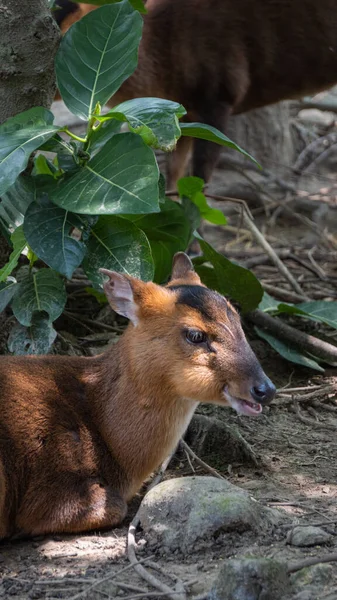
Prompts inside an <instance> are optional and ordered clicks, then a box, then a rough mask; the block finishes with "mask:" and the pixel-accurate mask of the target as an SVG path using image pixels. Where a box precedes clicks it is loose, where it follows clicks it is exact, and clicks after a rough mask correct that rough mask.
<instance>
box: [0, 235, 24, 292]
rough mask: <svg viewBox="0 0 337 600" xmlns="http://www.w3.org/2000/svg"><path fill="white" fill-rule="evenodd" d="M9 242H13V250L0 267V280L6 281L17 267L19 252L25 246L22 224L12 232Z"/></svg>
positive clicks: (20, 252)
mask: <svg viewBox="0 0 337 600" xmlns="http://www.w3.org/2000/svg"><path fill="white" fill-rule="evenodd" d="M11 242H12V244H13V251H12V252H11V254H10V257H9V261H8V262H7V263H6V264H5V265H4V267H2V269H0V281H6V279H7V277H8V276H9V275H10V274H11V273H12V271H13V270H14V269H15V268H16V267H17V264H18V261H19V258H20V256H21V254H22V253H23V251H24V250H25V249H26V248H27V242H26V238H25V236H24V233H23V227H22V225H20V227H17V228H16V230H15V231H14V233H12V235H11Z"/></svg>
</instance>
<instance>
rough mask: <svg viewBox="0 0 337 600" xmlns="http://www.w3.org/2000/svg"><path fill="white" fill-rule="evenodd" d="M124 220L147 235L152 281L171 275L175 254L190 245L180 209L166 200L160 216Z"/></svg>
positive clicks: (188, 233) (185, 222) (184, 219)
mask: <svg viewBox="0 0 337 600" xmlns="http://www.w3.org/2000/svg"><path fill="white" fill-rule="evenodd" d="M127 218H128V219H130V220H131V221H132V222H133V223H135V225H137V227H139V229H141V230H142V231H144V233H145V234H146V237H147V239H148V240H149V242H150V246H151V251H152V256H153V260H154V264H155V274H154V281H157V282H158V283H163V282H164V281H166V280H167V278H168V276H169V275H170V273H171V270H172V259H173V256H174V254H175V253H176V252H179V250H186V248H187V246H188V243H189V239H190V231H191V229H190V224H189V222H188V220H187V219H186V217H185V214H184V211H183V209H182V208H181V206H180V205H179V204H177V203H176V202H173V201H172V200H166V201H165V202H164V203H163V204H161V205H160V212H159V213H156V214H152V215H144V216H138V215H130V216H128V217H127Z"/></svg>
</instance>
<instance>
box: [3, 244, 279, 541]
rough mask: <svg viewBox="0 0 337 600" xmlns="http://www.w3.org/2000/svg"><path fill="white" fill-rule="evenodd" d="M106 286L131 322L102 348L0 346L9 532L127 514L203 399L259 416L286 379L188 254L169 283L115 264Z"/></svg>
mask: <svg viewBox="0 0 337 600" xmlns="http://www.w3.org/2000/svg"><path fill="white" fill-rule="evenodd" d="M101 271H102V273H103V274H104V275H107V276H108V280H107V282H106V283H105V284H104V290H105V293H106V296H107V298H108V300H109V302H110V304H111V306H112V307H113V309H114V310H116V311H117V312H118V313H119V314H121V315H124V316H125V317H127V318H128V319H130V324H129V326H128V327H127V329H126V331H125V333H124V334H123V335H122V336H121V338H120V340H119V341H118V343H117V344H115V345H114V346H113V347H111V348H110V349H109V350H108V351H106V352H105V353H104V354H102V355H100V356H97V357H94V358H86V357H69V356H67V357H63V356H37V357H11V356H2V357H0V381H1V397H0V537H7V536H12V535H21V534H25V535H26V534H28V535H38V534H46V533H51V532H72V533H75V532H80V531H85V530H90V529H97V528H103V527H111V526H113V525H117V524H118V523H120V522H121V521H122V520H123V518H124V517H125V514H126V511H127V504H126V503H127V501H128V500H130V498H132V496H133V495H134V494H135V493H136V492H137V490H138V489H139V488H140V486H141V484H142V483H143V481H144V480H145V479H146V478H147V477H148V476H149V475H150V474H151V472H152V471H153V470H154V469H156V468H157V467H158V466H159V464H160V463H161V462H162V461H163V460H164V459H165V458H166V457H167V455H168V454H169V453H170V452H171V451H172V450H173V449H174V448H175V446H176V444H177V443H178V440H179V438H180V437H181V435H182V434H183V433H184V431H185V429H186V427H187V426H188V424H189V421H190V419H191V417H192V415H193V413H194V411H195V409H196V407H197V405H198V403H199V402H210V403H214V404H220V405H222V406H232V407H233V408H234V409H235V410H236V411H237V412H239V413H241V414H245V415H258V414H259V413H261V411H262V405H265V404H269V402H271V400H272V399H273V397H274V395H275V387H274V386H273V384H272V383H271V381H270V380H269V379H268V377H266V375H265V374H264V372H263V370H262V368H261V366H260V365H259V363H258V361H257V358H256V357H255V355H254V353H253V351H252V350H251V348H250V346H249V345H248V343H247V340H246V338H245V335H244V333H243V330H242V328H241V325H240V319H239V316H238V314H237V312H236V311H235V310H234V308H233V307H232V306H231V304H230V303H229V302H228V301H227V300H225V298H223V297H222V296H220V295H219V294H218V293H216V292H213V291H211V290H209V289H208V288H206V287H204V286H203V285H202V284H201V282H200V279H199V277H198V275H197V274H196V273H195V272H194V271H193V267H192V263H191V261H190V259H189V258H188V257H187V255H186V254H183V253H178V254H177V255H176V256H175V259H174V265H173V271H172V278H171V281H170V283H169V284H168V285H167V286H166V287H160V286H158V285H156V284H154V283H144V282H142V281H140V280H138V279H134V278H132V277H129V276H126V275H121V274H118V273H115V272H111V271H107V270H105V269H102V270H101Z"/></svg>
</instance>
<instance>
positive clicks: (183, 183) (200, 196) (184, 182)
mask: <svg viewBox="0 0 337 600" xmlns="http://www.w3.org/2000/svg"><path fill="white" fill-rule="evenodd" d="M191 180H192V181H191ZM177 187H178V192H179V196H180V197H183V196H187V198H189V199H190V200H191V201H192V202H193V204H195V205H196V206H197V207H198V209H199V211H200V214H201V216H202V218H203V219H205V220H206V221H209V223H214V224H215V225H226V223H227V219H226V217H225V215H224V214H223V213H222V212H221V210H218V209H217V208H212V207H211V206H209V205H208V203H207V200H206V196H205V194H204V193H203V191H202V190H203V187H204V181H203V179H200V177H183V178H182V179H180V180H179V181H178V183H177Z"/></svg>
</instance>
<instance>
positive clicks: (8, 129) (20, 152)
mask: <svg viewBox="0 0 337 600" xmlns="http://www.w3.org/2000/svg"><path fill="white" fill-rule="evenodd" d="M53 119H54V116H53V114H52V113H51V112H50V111H49V110H47V109H46V108H42V107H35V108H31V109H30V110H26V111H25V112H23V113H20V114H19V115H16V116H15V117H12V118H11V119H8V120H7V121H5V123H3V124H2V125H0V196H2V195H3V194H4V193H5V192H6V191H7V190H8V189H9V188H10V187H11V186H12V185H13V184H14V182H15V180H16V178H17V177H18V175H19V174H20V173H21V172H22V171H23V170H24V169H25V168H26V166H27V163H28V159H29V157H30V155H31V153H32V152H33V150H36V148H38V147H39V146H41V144H43V143H44V142H45V141H46V140H48V139H49V138H51V137H52V136H53V135H54V134H55V132H56V131H59V129H60V127H54V125H52V123H53Z"/></svg>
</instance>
